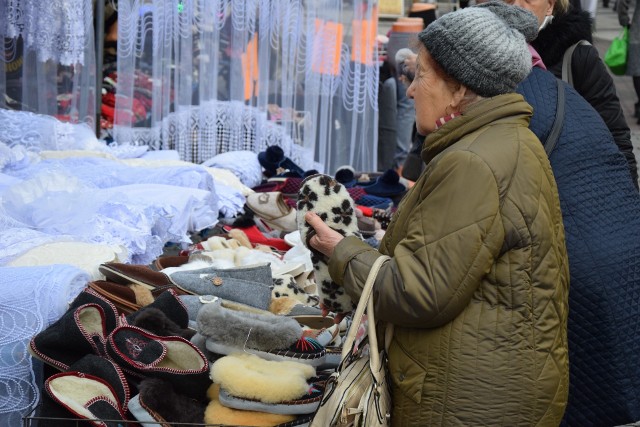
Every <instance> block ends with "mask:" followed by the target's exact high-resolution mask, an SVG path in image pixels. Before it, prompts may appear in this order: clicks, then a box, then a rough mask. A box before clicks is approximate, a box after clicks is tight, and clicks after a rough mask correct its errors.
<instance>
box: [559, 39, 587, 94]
mask: <svg viewBox="0 0 640 427" xmlns="http://www.w3.org/2000/svg"><path fill="white" fill-rule="evenodd" d="M578 46H591V43H589V42H588V41H586V40H580V41H579V42H577V43H574V44H573V45H571V46H569V48H568V49H567V50H566V51H565V52H564V56H563V57H562V80H564V81H565V82H567V83H569V85H571V86H572V87H573V70H572V69H571V60H572V58H573V52H574V51H575V50H576V48H577V47H578Z"/></svg>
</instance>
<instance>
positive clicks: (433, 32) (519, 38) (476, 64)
mask: <svg viewBox="0 0 640 427" xmlns="http://www.w3.org/2000/svg"><path fill="white" fill-rule="evenodd" d="M513 9H514V14H515V16H520V18H521V19H522V21H524V22H526V21H527V20H529V19H530V18H533V20H534V21H535V25H536V26H537V20H536V18H535V16H533V15H532V14H530V13H529V12H527V11H525V10H524V9H520V8H518V9H516V8H513ZM523 26H524V25H523ZM418 37H419V38H420V41H421V42H422V43H423V44H424V46H425V47H426V48H427V50H428V51H429V54H430V55H431V57H432V58H433V59H434V60H435V61H436V62H437V63H438V64H439V65H440V66H441V67H442V68H443V70H444V71H445V72H446V73H447V74H448V75H450V76H451V77H453V78H455V79H456V80H457V81H459V82H460V83H462V84H463V85H465V86H466V87H468V88H470V89H471V90H473V91H474V92H475V93H477V94H478V95H480V96H483V97H492V96H496V95H500V94H503V93H509V92H514V91H515V88H516V86H517V85H518V84H519V83H520V82H521V81H522V80H524V79H525V77H527V75H528V74H529V72H530V71H531V53H530V52H529V49H528V47H527V42H526V40H525V36H524V35H523V34H522V33H521V32H520V31H518V30H516V29H514V28H511V26H510V24H507V23H506V22H505V21H504V20H503V19H501V18H500V17H498V16H497V15H496V14H494V13H493V12H491V11H490V10H487V9H486V8H478V7H471V8H465V9H461V10H458V11H456V12H451V13H447V14H446V15H444V16H442V17H441V18H439V19H437V20H436V21H435V22H433V23H432V24H431V25H429V26H428V27H427V28H426V29H425V30H424V31H422V32H421V33H420V34H419V35H418Z"/></svg>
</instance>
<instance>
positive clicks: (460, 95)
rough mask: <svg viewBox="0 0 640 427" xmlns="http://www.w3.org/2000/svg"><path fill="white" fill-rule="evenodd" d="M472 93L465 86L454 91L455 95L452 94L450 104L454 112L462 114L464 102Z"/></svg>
mask: <svg viewBox="0 0 640 427" xmlns="http://www.w3.org/2000/svg"><path fill="white" fill-rule="evenodd" d="M470 92H471V91H470V90H469V89H468V88H467V87H466V86H464V85H460V87H458V89H456V90H454V91H453V93H452V94H451V104H450V105H451V108H452V109H453V111H456V112H458V113H462V111H461V108H462V107H463V105H462V101H463V100H464V99H465V97H466V96H467V94H468V93H470Z"/></svg>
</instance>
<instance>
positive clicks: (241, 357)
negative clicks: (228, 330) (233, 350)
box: [211, 353, 316, 412]
mask: <svg viewBox="0 0 640 427" xmlns="http://www.w3.org/2000/svg"><path fill="white" fill-rule="evenodd" d="M315 374H316V370H315V369H314V368H313V367H312V366H309V365H304V364H302V363H298V362H284V361H278V362H275V361H271V360H264V359H262V358H260V357H258V356H255V355H253V354H246V353H238V354H232V355H230V356H225V357H221V358H220V359H218V360H216V361H215V362H214V363H213V364H212V365H211V379H212V380H213V382H214V383H216V384H220V387H221V388H222V390H225V391H227V392H228V393H230V394H231V395H233V396H236V397H241V398H245V399H251V400H259V401H261V402H264V403H279V402H282V401H288V400H294V399H298V398H300V397H301V396H304V395H305V394H307V392H308V391H309V387H310V385H309V383H307V380H308V379H309V378H312V377H313V376H315ZM267 412H271V411H267Z"/></svg>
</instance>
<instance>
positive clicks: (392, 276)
mask: <svg viewBox="0 0 640 427" xmlns="http://www.w3.org/2000/svg"><path fill="white" fill-rule="evenodd" d="M499 204H500V202H499V195H498V186H497V183H496V179H495V177H494V175H493V173H492V171H491V170H490V168H489V167H488V166H487V165H486V163H485V162H484V161H482V160H481V159H480V158H479V157H477V156H476V155H475V154H473V153H471V152H469V151H453V152H451V153H448V154H446V155H445V156H443V157H442V158H441V159H440V160H439V161H438V162H437V164H436V165H434V167H433V169H432V170H431V171H430V172H429V174H428V177H427V178H426V183H425V185H424V186H422V191H421V194H420V201H419V202H418V204H417V205H416V206H415V207H413V208H412V213H411V215H410V218H409V221H408V222H407V225H406V237H405V238H404V239H403V240H401V241H400V242H399V243H398V245H397V246H396V247H395V248H394V250H393V257H392V260H391V261H390V262H387V263H386V264H385V265H384V266H383V267H382V268H381V269H380V272H379V273H378V277H377V279H376V283H375V287H374V298H375V306H376V315H377V316H378V318H380V319H382V320H385V321H389V322H392V323H394V324H396V325H399V326H404V327H415V328H434V327H438V326H441V325H444V324H446V323H448V322H450V321H451V320H453V319H454V318H455V317H456V316H458V315H459V314H460V313H461V312H462V310H463V309H464V308H465V307H466V306H467V305H468V304H469V302H470V300H471V297H472V295H473V293H474V292H475V290H476V289H477V288H478V286H479V284H480V282H481V281H482V279H483V278H484V276H485V275H486V274H487V273H488V272H489V270H490V268H491V266H492V264H493V262H494V260H495V259H496V257H497V256H498V254H499V251H500V249H501V247H502V244H503V241H504V228H503V226H502V220H501V216H500V209H499ZM397 226H398V227H399V226H400V225H397ZM378 256H380V253H379V252H378V251H376V250H374V249H372V248H370V247H367V245H366V244H365V243H363V242H360V241H358V240H357V239H356V238H353V237H352V238H347V239H343V241H342V242H341V243H340V244H338V246H337V247H336V249H335V251H334V254H333V256H332V257H331V259H330V262H329V269H330V272H331V277H332V278H333V280H334V281H336V282H337V283H338V284H341V285H343V286H344V287H345V290H346V291H347V293H348V294H349V295H350V296H351V297H352V299H354V300H355V301H357V300H358V299H359V297H360V294H361V292H362V287H363V285H364V282H365V280H366V277H367V274H368V272H369V269H370V266H371V264H372V263H373V261H374V260H375V259H376V258H377V257H378Z"/></svg>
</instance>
